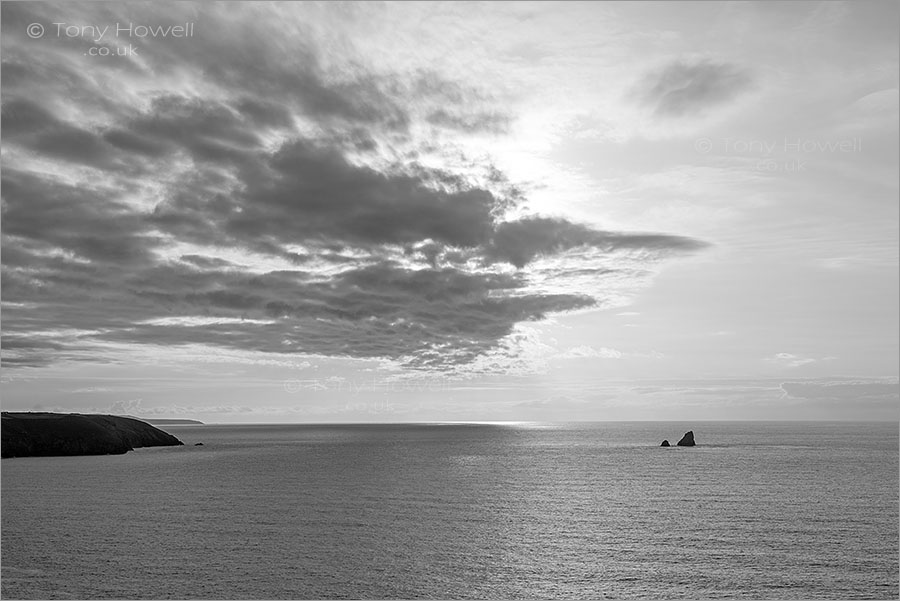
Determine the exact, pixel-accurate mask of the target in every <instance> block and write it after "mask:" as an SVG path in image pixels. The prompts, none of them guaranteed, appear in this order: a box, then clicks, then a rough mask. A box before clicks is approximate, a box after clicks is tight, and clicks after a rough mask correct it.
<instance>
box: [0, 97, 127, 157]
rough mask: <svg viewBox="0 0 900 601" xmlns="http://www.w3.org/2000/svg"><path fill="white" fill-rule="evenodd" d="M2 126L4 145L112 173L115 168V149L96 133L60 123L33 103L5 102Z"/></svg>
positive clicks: (24, 101) (20, 100) (15, 100)
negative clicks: (13, 144) (12, 145)
mask: <svg viewBox="0 0 900 601" xmlns="http://www.w3.org/2000/svg"><path fill="white" fill-rule="evenodd" d="M2 122H3V135H4V138H5V139H6V141H14V142H16V143H18V144H21V145H22V146H24V147H25V148H28V149H30V150H34V151H37V152H39V153H41V154H43V155H46V156H48V157H52V158H58V159H62V160H65V161H70V162H73V163H80V164H83V165H89V166H93V167H97V168H100V169H113V168H115V167H116V166H117V164H118V161H116V155H115V148H113V147H112V146H111V145H109V144H108V143H106V142H105V141H104V140H103V139H102V138H101V137H100V136H98V135H97V134H96V133H95V132H92V131H89V130H86V129H83V128H80V127H78V126H76V125H73V124H71V123H66V122H64V121H61V120H59V119H57V118H56V117H55V116H54V115H53V114H52V113H51V112H50V111H48V110H47V109H45V108H44V107H42V106H40V105H39V104H37V103H35V102H32V101H29V100H25V99H13V100H5V101H4V103H3V113H2Z"/></svg>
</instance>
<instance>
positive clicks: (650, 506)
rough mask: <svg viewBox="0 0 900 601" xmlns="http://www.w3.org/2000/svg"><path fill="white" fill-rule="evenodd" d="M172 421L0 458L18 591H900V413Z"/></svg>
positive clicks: (6, 534)
mask: <svg viewBox="0 0 900 601" xmlns="http://www.w3.org/2000/svg"><path fill="white" fill-rule="evenodd" d="M164 429H165V430H167V431H169V432H171V433H173V434H174V435H175V436H177V437H178V438H180V439H181V440H182V441H184V443H185V446H183V447H160V448H147V449H138V450H136V451H133V452H130V453H128V454H126V455H117V456H94V457H52V458H16V459H4V460H3V461H2V465H0V472H2V493H0V494H2V499H0V500H2V506H0V516H2V547H0V553H2V560H0V565H2V574H0V585H2V597H3V598H4V599H56V598H60V599H62V598H75V599H110V598H111V599H170V598H175V599H495V598H499V599H897V598H898V578H900V574H898V537H900V531H898V513H900V508H898V423H896V422H886V423H836V422H693V423H675V422H628V423H625V422H607V423H465V424H464V423H428V424H378V425H371V424H367V425H364V424H356V425H197V426H166V427H165V428H164ZM687 430H693V432H694V434H695V437H696V440H697V446H695V447H692V448H688V447H670V448H661V447H660V446H659V444H660V442H661V441H662V440H663V439H668V440H669V441H670V442H672V443H673V444H674V443H675V442H676V441H677V440H678V439H679V438H680V437H681V435H682V434H684V433H685V432H686V431H687ZM198 442H202V443H203V445H202V446H195V443H198Z"/></svg>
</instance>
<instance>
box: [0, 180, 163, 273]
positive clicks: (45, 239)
mask: <svg viewBox="0 0 900 601" xmlns="http://www.w3.org/2000/svg"><path fill="white" fill-rule="evenodd" d="M2 192H3V213H2V217H3V235H4V237H11V238H13V239H20V240H22V241H24V242H25V243H27V244H28V245H30V246H32V247H34V248H35V249H37V250H43V251H64V252H70V253H72V254H74V255H75V257H77V258H79V259H84V260H87V261H91V262H100V263H117V264H121V263H125V264H135V263H147V262H150V261H152V260H153V259H152V255H151V250H152V249H153V248H154V247H155V246H157V244H158V242H159V240H158V236H156V235H154V234H153V233H152V231H151V230H149V229H148V228H147V227H146V225H145V223H144V220H143V218H142V217H141V216H140V215H139V214H135V213H134V212H133V211H132V210H131V209H130V208H129V207H128V206H127V205H125V204H121V203H119V202H117V201H116V200H115V199H114V198H113V197H111V196H110V193H109V191H104V190H102V189H91V188H87V187H83V186H81V187H76V186H72V185H68V184H63V183H59V182H54V181H52V180H51V179H50V178H48V177H46V176H41V175H37V174H31V173H23V172H20V171H17V170H13V169H5V170H4V173H3V179H2ZM4 263H6V258H5V257H4Z"/></svg>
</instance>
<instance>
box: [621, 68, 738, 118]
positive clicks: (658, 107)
mask: <svg viewBox="0 0 900 601" xmlns="http://www.w3.org/2000/svg"><path fill="white" fill-rule="evenodd" d="M754 81H755V80H754V76H753V74H752V72H751V71H749V70H747V69H746V68H743V67H740V66H738V65H733V64H730V63H723V62H713V61H709V60H700V61H674V62H671V63H669V64H667V65H666V66H665V67H663V68H662V69H659V70H657V71H653V72H650V73H648V74H646V75H645V76H644V77H643V78H642V79H641V81H640V82H638V84H637V85H636V86H635V88H634V90H633V91H632V94H633V97H634V98H636V99H637V101H638V102H639V103H640V104H642V105H644V106H646V107H648V108H650V109H651V110H652V111H653V113H654V114H655V115H656V116H658V117H663V118H678V117H686V116H694V115H699V114H702V113H705V112H707V111H708V110H709V109H712V108H715V107H717V106H720V105H724V104H727V103H728V102H729V101H731V100H733V99H734V98H736V97H737V96H739V95H740V94H741V93H743V92H745V91H747V90H749V89H750V88H751V87H752V86H753V84H754Z"/></svg>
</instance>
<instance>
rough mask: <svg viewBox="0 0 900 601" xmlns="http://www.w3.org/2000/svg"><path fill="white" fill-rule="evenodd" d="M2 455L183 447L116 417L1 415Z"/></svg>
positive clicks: (156, 431) (157, 431) (167, 436)
mask: <svg viewBox="0 0 900 601" xmlns="http://www.w3.org/2000/svg"><path fill="white" fill-rule="evenodd" d="M2 427H3V434H2V437H0V438H2V453H0V454H2V456H3V457H4V458H6V457H49V456H56V455H118V454H122V453H127V452H128V451H131V450H133V449H136V448H139V447H161V446H174V445H180V444H183V443H182V442H181V441H180V440H178V439H177V438H175V437H174V436H172V435H171V434H169V433H167V432H163V431H162V430H160V429H158V428H155V427H153V426H151V425H150V424H148V423H146V422H142V421H141V420H138V419H132V418H129V417H117V416H113V415H81V414H78V413H10V412H7V411H4V412H3V413H2Z"/></svg>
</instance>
